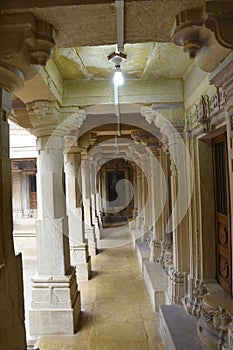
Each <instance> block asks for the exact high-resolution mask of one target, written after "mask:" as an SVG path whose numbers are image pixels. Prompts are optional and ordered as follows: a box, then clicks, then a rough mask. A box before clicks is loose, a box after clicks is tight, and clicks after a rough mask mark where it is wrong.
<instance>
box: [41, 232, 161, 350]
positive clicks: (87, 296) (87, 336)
mask: <svg viewBox="0 0 233 350" xmlns="http://www.w3.org/2000/svg"><path fill="white" fill-rule="evenodd" d="M102 237H103V238H102V239H101V241H100V242H99V254H98V255H97V256H96V257H94V258H92V271H93V277H92V279H91V280H90V281H88V282H82V283H80V284H79V288H80V290H81V304H82V312H81V316H80V326H79V330H78V333H77V334H75V335H74V336H52V337H51V336H49V337H43V338H41V339H39V340H38V341H37V344H36V346H35V347H36V348H39V349H40V350H162V349H163V345H162V343H161V338H160V336H159V331H158V328H159V320H158V315H155V314H154V313H153V312H152V311H151V307H150V302H149V297H148V295H147V291H146V289H145V286H144V282H143V278H142V274H141V272H140V270H139V268H138V262H137V257H136V254H135V252H134V248H133V244H132V242H130V236H129V233H128V229H127V228H121V227H120V228H119V227H116V228H108V229H105V230H104V232H103V234H102Z"/></svg>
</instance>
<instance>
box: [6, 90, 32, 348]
mask: <svg viewBox="0 0 233 350" xmlns="http://www.w3.org/2000/svg"><path fill="white" fill-rule="evenodd" d="M10 110H11V96H10V93H9V92H8V91H7V90H5V89H4V88H0V216H1V219H0V222H1V225H0V290H1V292H0V309H1V312H0V334H1V335H2V336H0V348H1V349H16V348H17V349H19V350H25V348H26V337H25V327H24V301H23V281H22V278H23V277H22V258H21V254H19V255H17V256H15V252H14V245H13V234H12V232H13V221H12V195H11V163H10V159H9V126H8V123H7V116H8V114H9V113H10Z"/></svg>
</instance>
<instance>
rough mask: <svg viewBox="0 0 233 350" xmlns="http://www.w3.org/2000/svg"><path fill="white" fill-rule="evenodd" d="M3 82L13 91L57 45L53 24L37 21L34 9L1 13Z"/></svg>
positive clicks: (0, 73)
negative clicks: (31, 10)
mask: <svg viewBox="0 0 233 350" xmlns="http://www.w3.org/2000/svg"><path fill="white" fill-rule="evenodd" d="M0 38H1V40H0V85H2V86H3V87H5V88H6V89H8V90H9V91H11V92H14V91H17V90H19V89H20V88H22V87H23V84H24V81H26V80H27V79H29V78H31V77H32V76H33V75H35V74H36V73H37V72H38V69H39V67H37V68H35V67H32V66H30V65H44V64H45V63H46V61H47V59H48V58H49V57H50V55H51V52H52V50H53V48H54V46H55V32H54V30H53V27H52V26H51V24H49V23H47V22H44V21H37V20H36V18H35V17H34V16H33V14H32V13H12V14H4V15H1V16H0Z"/></svg>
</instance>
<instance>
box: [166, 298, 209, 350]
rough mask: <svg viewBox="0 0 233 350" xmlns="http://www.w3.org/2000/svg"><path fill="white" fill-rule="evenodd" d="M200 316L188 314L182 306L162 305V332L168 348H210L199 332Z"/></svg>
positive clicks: (184, 349) (195, 349)
mask: <svg viewBox="0 0 233 350" xmlns="http://www.w3.org/2000/svg"><path fill="white" fill-rule="evenodd" d="M197 322H198V318H196V317H194V316H191V315H188V314H187V313H186V312H185V311H184V308H183V307H182V306H178V305H162V306H161V307H160V333H161V336H162V339H163V342H164V343H165V349H166V350H191V349H192V350H209V349H210V348H208V347H206V346H205V345H204V344H203V343H202V341H201V340H200V338H199V337H198V333H197Z"/></svg>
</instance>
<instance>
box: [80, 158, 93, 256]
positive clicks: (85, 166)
mask: <svg viewBox="0 0 233 350" xmlns="http://www.w3.org/2000/svg"><path fill="white" fill-rule="evenodd" d="M84 157H85V156H84ZM81 176H82V198H83V207H84V229H85V238H87V239H88V248H89V254H90V255H91V256H94V255H96V253H97V251H96V248H97V246H96V237H95V227H94V226H93V224H92V210H91V183H90V163H89V160H88V159H87V158H84V159H82V162H81Z"/></svg>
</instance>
